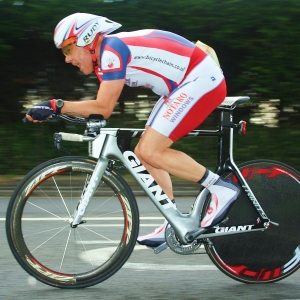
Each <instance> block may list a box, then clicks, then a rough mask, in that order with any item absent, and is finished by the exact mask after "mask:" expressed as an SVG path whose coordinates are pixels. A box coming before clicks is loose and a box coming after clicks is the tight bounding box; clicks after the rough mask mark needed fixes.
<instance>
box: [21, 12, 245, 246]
mask: <svg viewBox="0 0 300 300" xmlns="http://www.w3.org/2000/svg"><path fill="white" fill-rule="evenodd" d="M120 26H121V25H120V24H119V23H116V22H113V21H111V20H109V19H107V18H105V17H101V16H96V15H92V14H87V13H75V14H72V15H70V16H67V17H65V18H64V19H62V20H61V21H60V22H59V23H58V25H57V26H56V28H55V31H54V42H55V45H56V47H57V48H60V49H61V50H62V52H63V54H64V55H65V56H66V57H65V61H66V63H71V64H72V65H74V66H77V67H78V68H79V69H80V71H81V72H82V73H84V74H86V75H88V74H90V73H92V72H93V71H94V72H95V74H96V76H97V78H98V79H99V81H100V82H101V84H100V87H99V90H98V93H97V98H96V100H86V101H81V102H75V101H62V100H61V99H52V100H48V101H45V102H43V103H40V104H37V105H35V106H33V107H32V108H31V109H30V110H29V111H28V113H27V115H26V118H27V119H28V120H29V121H32V122H42V121H45V120H47V119H48V118H49V117H50V116H51V115H52V114H54V113H56V114H60V113H64V114H67V115H71V116H75V115H80V116H84V117H88V116H89V115H90V114H94V113H97V114H102V115H103V116H104V118H108V117H109V116H110V115H111V113H112V111H113V109H114V107H115V104H116V102H117V101H118V98H119V96H120V94H121V92H122V89H123V86H124V84H126V85H129V86H131V87H136V86H144V87H149V88H151V89H152V90H153V92H154V93H156V94H158V95H160V96H161V97H160V99H159V100H158V101H157V103H156V105H155V107H154V108H153V111H152V112H151V114H150V116H149V119H148V121H147V122H146V127H145V128H146V130H145V132H144V134H143V136H142V138H141V139H140V141H139V143H138V145H137V146H136V148H135V154H136V155H137V157H138V158H139V160H140V161H141V162H142V163H143V165H144V166H145V167H146V169H147V170H148V172H149V173H150V174H151V175H152V176H153V178H154V179H155V181H156V182H157V183H158V184H159V185H160V186H161V187H162V189H163V191H164V192H165V194H166V195H167V196H168V198H169V199H170V203H169V204H170V205H171V207H170V208H169V209H175V210H176V203H175V200H174V196H173V191H172V182H171V179H170V175H169V174H172V175H175V176H177V177H181V178H183V179H186V180H190V181H194V182H198V183H199V184H201V185H202V186H204V187H206V188H207V189H208V190H209V191H210V193H211V194H212V200H211V204H210V207H209V209H208V210H207V213H206V215H205V217H204V218H203V219H202V220H201V222H200V225H201V227H203V228H209V227H212V226H215V225H216V224H218V223H220V222H221V221H222V220H223V219H224V218H225V217H226V215H227V213H228V211H229V209H230V207H231V205H232V204H233V203H234V202H235V201H236V199H237V197H238V195H239V189H238V187H237V186H236V185H235V184H234V183H233V182H230V181H225V180H223V179H221V178H220V177H219V176H218V175H217V174H215V173H213V172H211V171H210V170H208V169H206V168H205V167H204V166H202V165H200V164H199V163H197V162H196V161H195V160H193V159H192V158H191V157H189V156H188V155H186V154H185V153H183V152H180V151H177V150H174V149H171V148H170V147H171V145H172V144H173V143H174V142H175V141H176V140H178V139H180V138H181V137H183V136H184V135H186V134H187V133H189V132H190V131H192V130H193V129H195V128H196V127H198V126H199V125H200V124H201V123H202V122H203V121H204V120H205V119H206V118H207V117H208V115H209V114H210V113H211V112H212V111H213V110H214V109H215V108H216V107H218V106H219V105H220V104H221V102H222V101H223V100H224V98H225V96H226V83H225V79H224V76H223V73H222V71H221V70H220V68H219V67H218V66H217V64H216V63H215V62H214V60H213V59H212V58H211V57H210V56H208V55H207V54H206V53H205V52H204V51H202V50H201V49H200V48H198V47H197V46H196V45H195V44H193V43H192V42H190V41H188V40H186V39H185V38H183V37H181V36H179V35H176V34H174V33H171V32H166V31H161V30H153V29H146V30H139V31H134V32H121V33H117V34H112V35H108V34H109V33H111V32H113V31H114V30H116V29H118V28H119V27H120ZM166 224H167V222H166V221H165V222H164V223H163V224H162V225H161V226H160V227H159V228H157V229H156V230H154V231H153V232H152V233H150V234H148V235H146V236H140V237H139V238H138V243H140V244H142V245H146V246H150V247H157V246H159V245H161V244H162V243H163V242H164V241H165V238H164V230H165V226H166Z"/></svg>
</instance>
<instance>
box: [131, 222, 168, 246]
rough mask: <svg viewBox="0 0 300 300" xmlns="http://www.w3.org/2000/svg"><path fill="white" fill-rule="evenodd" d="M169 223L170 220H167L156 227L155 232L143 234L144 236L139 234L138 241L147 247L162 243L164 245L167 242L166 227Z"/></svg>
mask: <svg viewBox="0 0 300 300" xmlns="http://www.w3.org/2000/svg"><path fill="white" fill-rule="evenodd" d="M167 224H168V221H167V220H165V221H164V223H163V224H162V225H161V226H160V227H158V228H156V229H155V230H154V231H153V232H151V233H149V234H147V235H143V236H139V237H138V238H137V242H138V243H139V244H140V245H144V246H147V247H151V248H156V247H158V246H160V245H162V244H163V243H165V241H166V240H165V229H166V226H167Z"/></svg>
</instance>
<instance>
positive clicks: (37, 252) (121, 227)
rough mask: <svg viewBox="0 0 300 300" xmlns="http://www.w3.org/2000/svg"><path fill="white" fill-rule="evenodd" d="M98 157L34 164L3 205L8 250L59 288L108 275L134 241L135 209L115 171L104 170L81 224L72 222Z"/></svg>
mask: <svg viewBox="0 0 300 300" xmlns="http://www.w3.org/2000/svg"><path fill="white" fill-rule="evenodd" d="M95 164H96V161H95V160H93V159H90V158H83V157H62V158H57V159H54V160H51V161H48V162H46V163H44V164H41V165H40V166H38V167H36V168H35V169H33V170H32V171H31V172H30V173H29V174H28V175H27V176H26V177H25V178H24V179H23V180H22V181H21V182H20V184H19V185H18V187H17V188H16V190H15V192H14V193H13V195H12V197H11V199H10V202H9V205H8V210H7V216H6V232H7V238H8V243H9V246H10V248H11V251H12V253H13V254H14V256H15V258H16V259H17V261H18V262H19V264H20V265H21V266H22V267H23V269H24V270H25V271H27V272H28V273H29V274H30V275H31V276H33V277H35V278H36V279H37V280H39V281H41V282H43V283H46V284H48V285H51V286H55V287H59V288H84V287H88V286H92V285H95V284H97V283H99V282H102V281H104V280H105V279H107V278H109V277H110V276H112V275H113V274H114V273H116V272H117V271H118V270H119V269H120V268H121V267H122V265H123V264H124V263H125V262H126V261H127V259H128V258H129V256H130V254H131V253H132V251H133V248H134V246H135V243H136V239H137V235H138V230H139V212H138V207H137V203H136V200H135V197H134V195H133V194H132V192H131V190H130V188H129V187H128V185H127V184H126V182H125V181H124V180H123V179H122V178H121V177H120V176H119V175H118V174H117V173H115V172H114V171H108V170H107V171H105V173H104V175H103V177H102V179H101V182H100V184H99V186H98V188H97V190H96V192H95V194H94V196H93V197H92V199H91V201H90V203H89V205H88V207H87V209H86V212H85V215H84V216H83V218H82V221H83V222H82V224H80V225H78V226H77V227H76V228H72V227H71V226H70V224H71V219H72V214H73V212H74V210H75V208H76V206H77V204H78V201H79V200H80V198H81V194H82V193H84V191H85V186H86V184H87V182H88V181H89V179H90V177H91V175H92V173H93V170H94V168H95Z"/></svg>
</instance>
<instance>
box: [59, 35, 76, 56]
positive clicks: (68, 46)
mask: <svg viewBox="0 0 300 300" xmlns="http://www.w3.org/2000/svg"><path fill="white" fill-rule="evenodd" d="M76 40H77V38H73V37H71V38H68V39H67V40H65V41H63V43H62V44H61V51H62V53H63V55H65V56H68V55H71V54H72V52H73V50H74V46H75V42H76Z"/></svg>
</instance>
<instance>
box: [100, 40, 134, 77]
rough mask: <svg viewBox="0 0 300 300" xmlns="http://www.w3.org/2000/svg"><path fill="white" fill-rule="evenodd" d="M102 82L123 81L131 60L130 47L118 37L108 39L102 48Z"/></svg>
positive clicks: (104, 41)
mask: <svg viewBox="0 0 300 300" xmlns="http://www.w3.org/2000/svg"><path fill="white" fill-rule="evenodd" d="M100 56H101V57H100V61H101V73H102V76H101V77H102V80H116V79H123V78H125V76H126V67H127V64H128V62H129V59H130V50H129V48H128V46H127V45H126V44H125V43H124V42H123V41H122V40H120V39H119V38H117V37H107V38H105V39H104V40H103V42H102V46H101V54H100Z"/></svg>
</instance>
